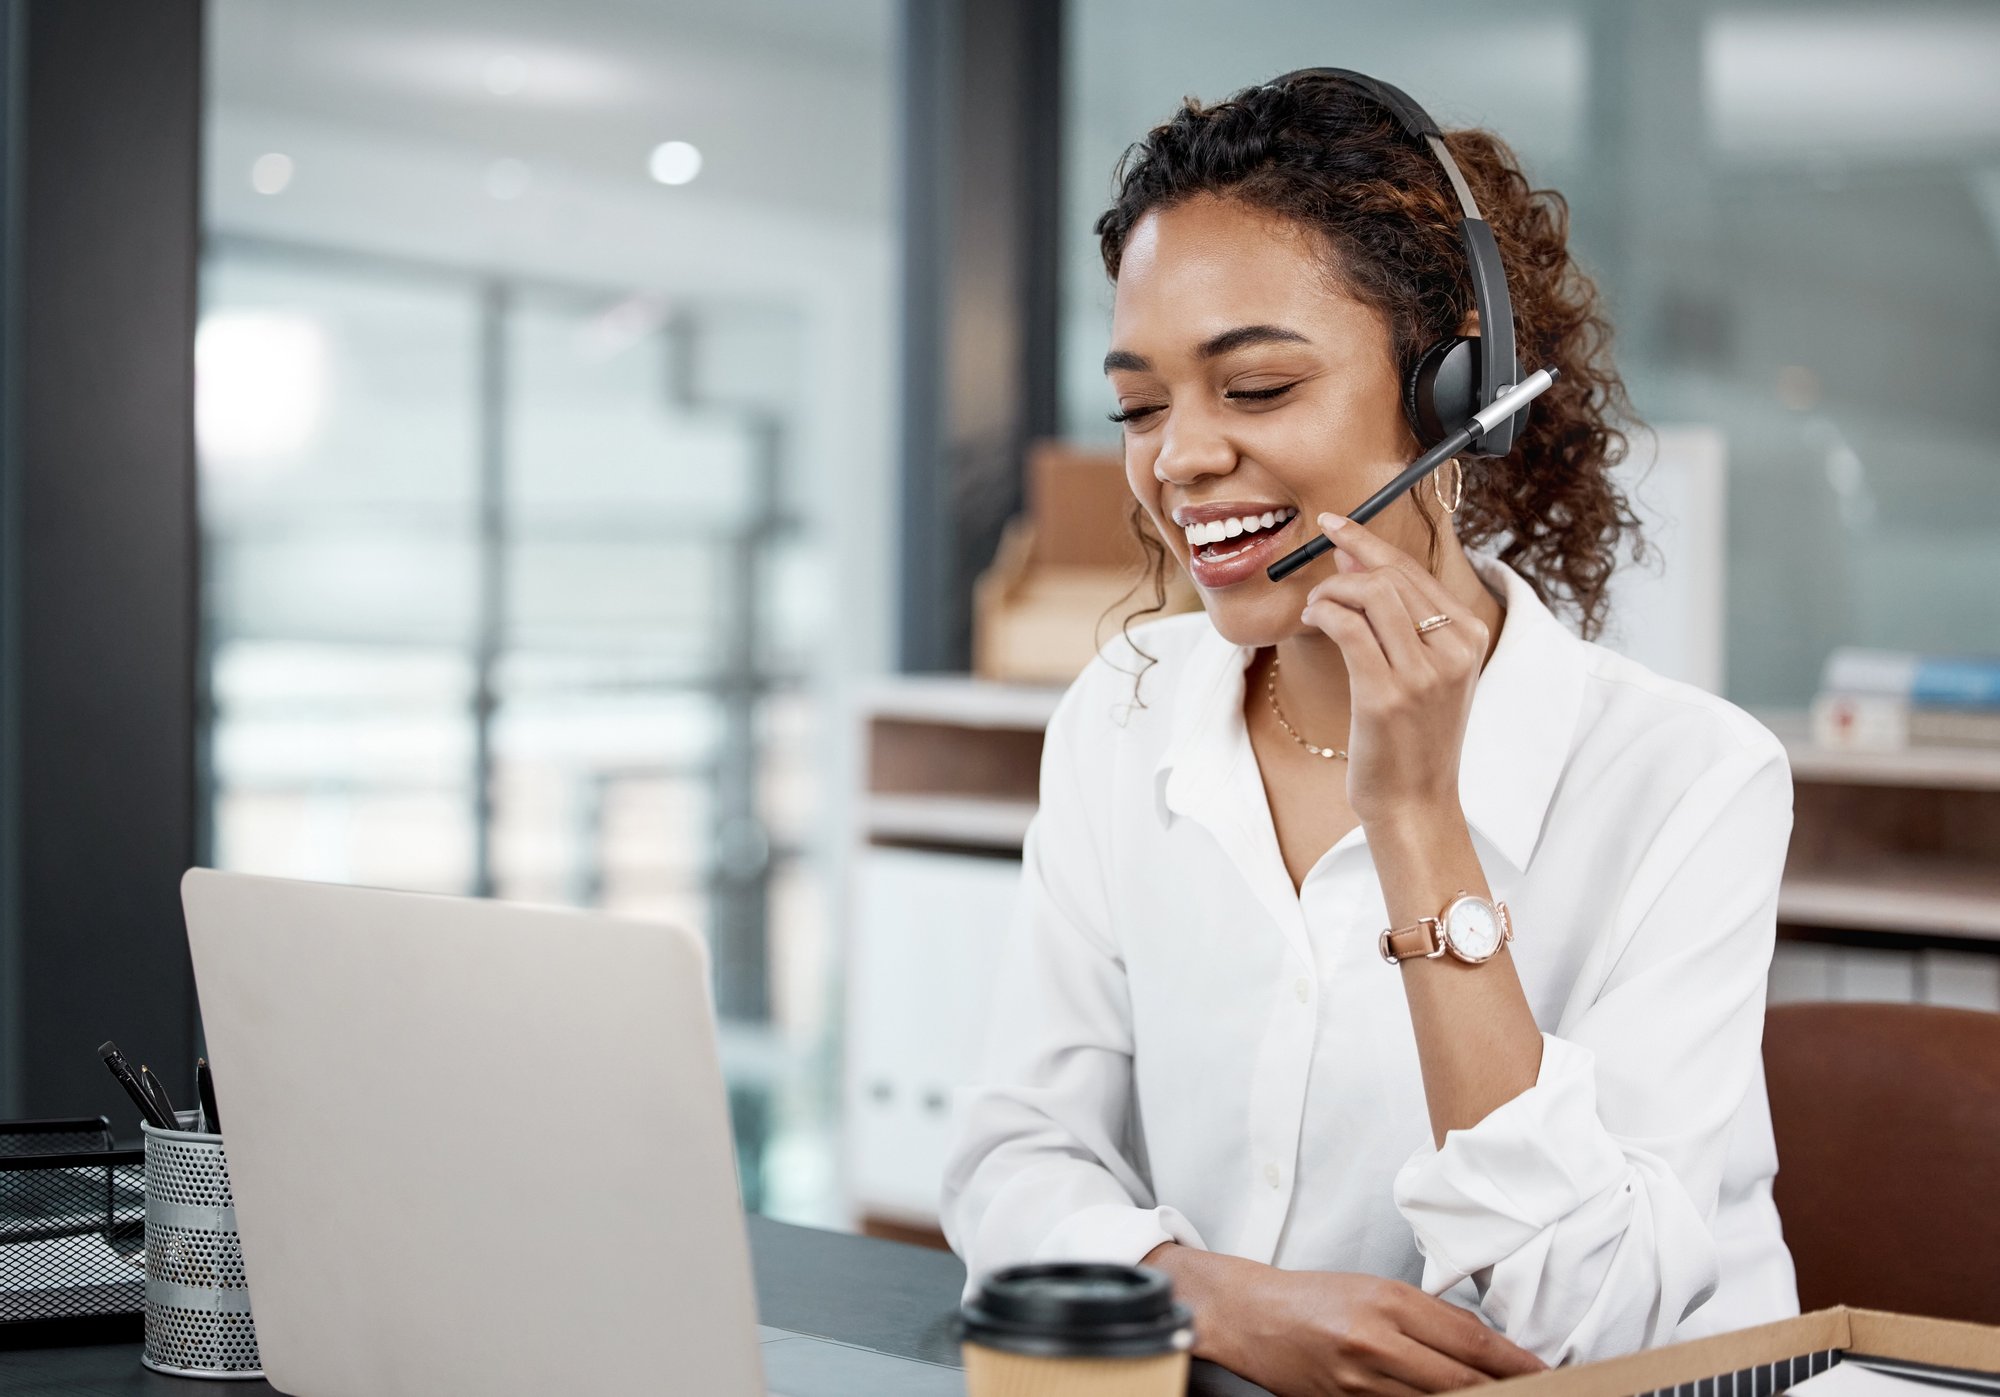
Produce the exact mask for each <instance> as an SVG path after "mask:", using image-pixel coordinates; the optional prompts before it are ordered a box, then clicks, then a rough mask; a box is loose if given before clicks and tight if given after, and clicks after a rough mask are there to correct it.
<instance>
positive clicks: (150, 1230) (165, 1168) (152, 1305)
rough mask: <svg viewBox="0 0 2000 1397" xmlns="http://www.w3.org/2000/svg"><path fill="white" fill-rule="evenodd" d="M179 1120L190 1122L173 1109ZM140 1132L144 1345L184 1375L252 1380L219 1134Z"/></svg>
mask: <svg viewBox="0 0 2000 1397" xmlns="http://www.w3.org/2000/svg"><path fill="white" fill-rule="evenodd" d="M181 1123H182V1124H183V1125H188V1124H192V1123H193V1117H192V1116H191V1115H190V1114H189V1113H186V1112H183V1113H182V1116H181ZM141 1128H142V1129H143V1130H144V1131H145V1133H146V1347H145V1350H144V1352H143V1353H142V1354H141V1355H140V1359H139V1361H140V1362H142V1363H144V1364H145V1365H146V1366H147V1367H148V1368H152V1369H155V1370H156V1371H158V1372H162V1373H172V1374H174V1375H175V1376H177V1377H184V1378H260V1377H262V1376H263V1375H264V1373H263V1369H262V1368H261V1367H260V1366H259V1365H258V1358H257V1330H256V1327H255V1326H254V1325H253V1324H252V1322H251V1319H250V1287H249V1284H248V1282H247V1281H246V1280H245V1279H244V1275H243V1244H242V1242H241V1241H240V1240H239V1239H238V1237H237V1235H236V1202H235V1198H234V1196H233V1195H232V1194H231V1193H230V1191H229V1163H228V1160H227V1159H226V1158H225V1157H224V1156H223V1152H222V1137H221V1136H220V1135H202V1134H197V1133H196V1132H194V1131H191V1130H157V1129H155V1128H154V1127H153V1126H151V1125H146V1124H143V1123H142V1125H141Z"/></svg>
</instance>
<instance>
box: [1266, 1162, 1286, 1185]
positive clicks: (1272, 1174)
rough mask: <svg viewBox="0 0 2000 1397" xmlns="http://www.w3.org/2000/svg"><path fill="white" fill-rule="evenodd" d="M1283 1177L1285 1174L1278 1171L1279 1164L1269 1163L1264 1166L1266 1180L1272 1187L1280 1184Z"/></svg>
mask: <svg viewBox="0 0 2000 1397" xmlns="http://www.w3.org/2000/svg"><path fill="white" fill-rule="evenodd" d="M1282 1177H1283V1176H1282V1175H1280V1174H1279V1173H1278V1166H1277V1165H1275V1164H1267V1165H1265V1166H1264V1182H1265V1183H1267V1184H1269V1185H1270V1186H1271V1187H1272V1188H1276V1187H1277V1186H1278V1182H1279V1180H1280V1179H1281V1178H1282Z"/></svg>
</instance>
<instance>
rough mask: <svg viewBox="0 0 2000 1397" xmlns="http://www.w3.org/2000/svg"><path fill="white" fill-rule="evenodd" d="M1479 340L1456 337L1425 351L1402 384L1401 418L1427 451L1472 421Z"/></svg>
mask: <svg viewBox="0 0 2000 1397" xmlns="http://www.w3.org/2000/svg"><path fill="white" fill-rule="evenodd" d="M1478 384H1479V340H1478V338H1477V337H1475V336H1465V335H1458V336H1454V337H1453V338H1451V339H1445V340H1439V341H1438V342H1437V343H1436V344H1434V345H1432V346H1431V347H1430V348H1429V349H1427V350H1425V351H1424V353H1423V357H1422V358H1420V359H1418V360H1417V362H1416V364H1415V365H1414V366H1412V367H1411V369H1410V373H1409V377H1407V378H1405V379H1404V380H1403V415H1404V417H1406V418H1408V419H1409V423H1410V430H1411V431H1412V432H1414V433H1416V436H1417V440H1418V442H1420V443H1421V444H1422V445H1424V446H1426V447H1430V446H1435V445H1437V444H1438V443H1439V442H1441V441H1443V440H1444V439H1445V438H1446V437H1447V436H1449V435H1450V434H1451V433H1453V432H1455V431H1457V430H1458V429H1459V428H1460V427H1463V426H1464V425H1465V424H1466V423H1467V422H1469V421H1471V420H1472V414H1473V412H1474V411H1475V410H1476V409H1477V407H1478V402H1477V399H1478V395H1479V389H1478Z"/></svg>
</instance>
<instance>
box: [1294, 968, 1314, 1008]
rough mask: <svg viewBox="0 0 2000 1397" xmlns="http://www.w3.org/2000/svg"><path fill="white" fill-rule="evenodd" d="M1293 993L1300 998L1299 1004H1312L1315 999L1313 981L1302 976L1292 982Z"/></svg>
mask: <svg viewBox="0 0 2000 1397" xmlns="http://www.w3.org/2000/svg"><path fill="white" fill-rule="evenodd" d="M1292 993H1293V994H1295V995H1297V996H1298V997H1299V1003H1301V1004H1307V1003H1310V1002H1311V1000H1312V997H1313V987H1312V981H1310V980H1308V979H1307V978H1306V977H1305V976H1303V975H1301V976H1299V978H1298V979H1296V980H1294V981H1292Z"/></svg>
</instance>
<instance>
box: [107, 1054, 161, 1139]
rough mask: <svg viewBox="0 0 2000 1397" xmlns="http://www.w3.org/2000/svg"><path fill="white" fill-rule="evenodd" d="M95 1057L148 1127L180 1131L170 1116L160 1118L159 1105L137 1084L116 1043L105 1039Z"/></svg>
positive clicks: (137, 1080) (129, 1065)
mask: <svg viewBox="0 0 2000 1397" xmlns="http://www.w3.org/2000/svg"><path fill="white" fill-rule="evenodd" d="M97 1055H98V1056H99V1057H101V1058H103V1059H104V1065H105V1066H106V1067H108V1068H110V1069H111V1075H112V1076H114V1077H116V1078H117V1079H118V1085H119V1086H121V1087H123V1088H125V1094H126V1095H127V1096H129V1097H131V1098H132V1100H133V1103H134V1104H135V1105H137V1106H138V1108H139V1114H140V1115H141V1116H143V1117H145V1119H146V1123H147V1124H148V1125H150V1126H152V1127H153V1128H154V1129H156V1130H178V1129H180V1122H179V1121H177V1120H175V1119H174V1118H173V1117H172V1116H165V1117H162V1116H161V1114H160V1107H159V1104H158V1103H157V1102H155V1101H154V1100H153V1098H152V1097H150V1096H148V1095H147V1094H146V1089H145V1087H143V1086H141V1085H140V1084H139V1078H138V1076H137V1075H136V1074H135V1073H134V1072H133V1071H132V1064H131V1063H129V1062H127V1061H126V1060H125V1054H123V1053H121V1052H119V1051H118V1045H117V1044H116V1043H114V1042H112V1041H111V1040H110V1039H109V1038H107V1039H105V1040H104V1042H102V1043H100V1044H99V1045H98V1048H97Z"/></svg>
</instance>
